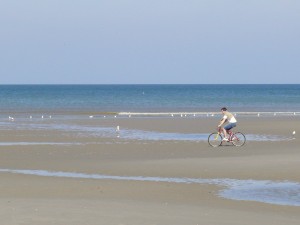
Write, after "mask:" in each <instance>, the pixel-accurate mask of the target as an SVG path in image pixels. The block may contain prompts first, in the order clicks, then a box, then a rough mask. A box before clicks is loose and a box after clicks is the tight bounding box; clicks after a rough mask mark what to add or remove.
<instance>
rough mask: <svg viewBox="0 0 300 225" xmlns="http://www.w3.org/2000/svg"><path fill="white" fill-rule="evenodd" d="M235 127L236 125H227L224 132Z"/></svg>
mask: <svg viewBox="0 0 300 225" xmlns="http://www.w3.org/2000/svg"><path fill="white" fill-rule="evenodd" d="M234 127H236V123H229V124H227V125H226V126H224V129H225V130H230V129H232V128H234Z"/></svg>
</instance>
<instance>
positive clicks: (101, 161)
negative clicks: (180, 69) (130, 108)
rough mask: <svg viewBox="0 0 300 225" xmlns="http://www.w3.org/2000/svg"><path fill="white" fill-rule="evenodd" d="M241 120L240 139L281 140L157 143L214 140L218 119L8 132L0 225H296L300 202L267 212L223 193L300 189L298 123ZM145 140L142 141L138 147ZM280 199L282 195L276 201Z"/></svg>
mask: <svg viewBox="0 0 300 225" xmlns="http://www.w3.org/2000/svg"><path fill="white" fill-rule="evenodd" d="M237 118H238V121H239V123H238V128H237V130H240V131H242V132H243V133H245V135H246V137H247V135H249V136H251V135H254V134H255V135H257V136H258V137H259V136H262V137H265V136H267V137H274V138H273V139H272V138H270V140H265V139H259V138H258V139H255V140H251V139H250V140H247V142H246V144H245V145H244V146H242V147H234V146H232V145H231V144H230V143H228V144H224V146H220V147H217V148H213V147H210V146H209V145H208V143H207V141H206V140H204V139H201V140H200V139H199V141H197V140H189V139H187V140H184V138H183V139H178V140H177V139H176V138H173V139H172V138H167V139H164V138H162V139H160V138H158V137H160V135H161V137H164V134H166V133H168V134H170V133H172V134H176V135H177V136H178V135H180V134H181V135H183V137H190V136H185V135H187V134H197V133H200V134H204V135H206V134H208V133H210V132H214V131H215V127H216V124H217V123H218V121H219V118H218V117H217V116H215V117H212V116H209V117H192V116H188V117H185V118H181V117H179V116H177V117H171V116H169V117H167V116H161V117H158V116H153V117H143V116H141V117H138V116H132V117H130V118H129V117H125V116H123V117H121V116H118V117H114V116H107V117H105V118H104V117H103V116H94V117H90V118H88V117H87V116H86V118H85V117H79V118H77V119H76V120H72V121H71V120H70V121H66V120H63V119H57V118H55V116H53V117H52V118H51V119H50V118H48V119H43V120H42V119H36V120H35V118H33V119H32V120H29V119H26V120H25V119H23V120H22V121H21V119H18V118H15V120H14V121H10V122H5V123H3V124H2V126H1V128H2V129H1V135H0V142H1V146H0V154H1V157H0V165H1V168H0V170H1V172H0V176H1V193H0V199H1V201H0V209H1V210H0V212H1V218H2V219H1V223H0V224H5V225H14V224H22V225H23V224H28V225H29V224H30V225H35V224H39V225H40V224H46V225H48V224H56V225H57V224H59V225H60V224H64V225H65V224H72V225H73V224H78V225H79V224H90V225H94V224H95V225H96V224H105V225H110V224H112V225H113V224H116V225H121V224H122V225H125V224H130V225H131V224H137V225H141V224H145V225H148V224H149V225H152V224H163V225H166V224H178V225H179V224H264V225H265V224H298V223H299V220H300V213H299V212H300V207H299V206H298V205H297V204H299V192H296V196H294V202H289V201H287V202H284V203H279V204H277V203H269V202H267V201H268V199H267V198H268V196H267V197H259V196H258V197H256V199H254V200H235V199H234V198H235V197H236V196H231V197H230V196H229V197H228V196H226V194H224V193H225V192H224V190H226V189H230V187H228V186H226V185H225V183H226V182H231V183H234V184H236V183H238V184H240V183H241V182H242V183H243V182H245V181H246V183H247V182H249V181H251V182H252V184H253V183H254V186H255V184H256V183H255V182H256V181H267V183H270V182H286V181H288V182H293V183H297V184H299V183H300V177H299V174H298V172H297V171H299V169H300V163H299V162H300V151H299V134H298V132H297V128H298V127H299V125H300V121H299V116H293V115H286V116H260V117H258V116H242V117H239V116H237ZM20 121H21V122H20ZM30 124H34V125H31V126H29V125H30ZM58 124H60V125H61V126H58ZM62 124H63V126H62ZM28 127H29V128H28ZM79 127H84V128H85V129H86V128H87V127H88V128H89V130H85V131H83V130H80V129H79ZM117 127H119V131H118V130H116V131H114V130H113V129H116V128H117ZM91 128H93V129H91ZM96 128H101V129H100V130H97V129H96ZM123 130H126V131H127V132H126V133H124V135H126V136H125V137H122V135H123V133H122V131H123ZM129 131H131V133H130V132H129ZM138 131H140V132H144V133H143V135H144V136H139V138H136V133H137V132H138ZM293 131H296V134H295V135H293V134H292V132H293ZM101 132H102V133H106V135H103V134H100V133H101ZM114 132H115V136H114ZM145 132H146V133H145ZM147 132H148V133H147ZM95 133H99V134H95ZM129 134H130V135H133V134H134V135H133V137H132V138H130V136H129ZM154 134H155V135H154ZM147 135H148V138H146V136H147ZM151 135H152V136H153V137H155V138H149V137H150V136H151ZM177 136H175V137H177ZM141 137H142V138H141ZM168 137H169V136H168ZM187 178H188V179H191V180H190V181H189V180H188V179H187ZM192 179H195V180H192ZM216 179H218V180H217V181H216ZM228 179H230V180H229V181H228ZM219 183H220V184H219ZM230 185H232V184H230ZM297 190H298V189H297ZM222 191H223V192H222ZM247 191H248V192H249V195H251V194H253V193H252V192H251V190H246V192H247ZM283 191H284V193H285V190H283ZM261 192H262V191H261ZM273 192H274V193H276V192H278V190H277V191H276V190H275V191H274V190H272V191H271V194H270V193H269V195H270V196H269V197H270V198H272V193H273ZM222 193H223V194H222ZM293 194H295V193H293ZM246 195H247V194H246ZM295 203H296V205H293V204H295Z"/></svg>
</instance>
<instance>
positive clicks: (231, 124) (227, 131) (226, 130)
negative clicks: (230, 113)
mask: <svg viewBox="0 0 300 225" xmlns="http://www.w3.org/2000/svg"><path fill="white" fill-rule="evenodd" d="M234 127H236V123H229V124H227V125H226V126H224V128H223V129H224V135H225V133H226V135H225V138H227V139H229V131H230V130H231V129H232V128H234Z"/></svg>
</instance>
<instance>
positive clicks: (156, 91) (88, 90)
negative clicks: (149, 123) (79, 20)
mask: <svg viewBox="0 0 300 225" xmlns="http://www.w3.org/2000/svg"><path fill="white" fill-rule="evenodd" d="M299 99H300V85H299V84H286V85H278V84H276V85H263V84H262V85H256V84H252V85H247V84H240V85H239V84H234V85H208V84H207V85H205V84H196V85H0V113H2V114H8V113H10V114H13V113H77V112H181V111H184V112H195V111H196V112H209V111H219V110H220V108H221V107H224V106H226V107H227V108H228V109H229V110H230V111H240V112H247V111H270V112H281V111H284V112H287V111H291V112H294V111H300V101H299Z"/></svg>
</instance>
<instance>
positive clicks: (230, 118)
mask: <svg viewBox="0 0 300 225" xmlns="http://www.w3.org/2000/svg"><path fill="white" fill-rule="evenodd" d="M221 112H222V114H223V115H224V116H223V118H222V119H221V121H220V124H219V125H218V127H219V128H221V129H222V131H223V134H224V138H223V141H228V140H229V137H228V133H227V131H229V130H231V129H232V128H234V127H236V123H237V120H236V119H235V117H234V116H233V115H232V113H230V112H228V111H227V108H225V107H223V108H222V109H221ZM225 122H228V124H227V125H225V126H224V127H222V125H223V124H224V123H225Z"/></svg>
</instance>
